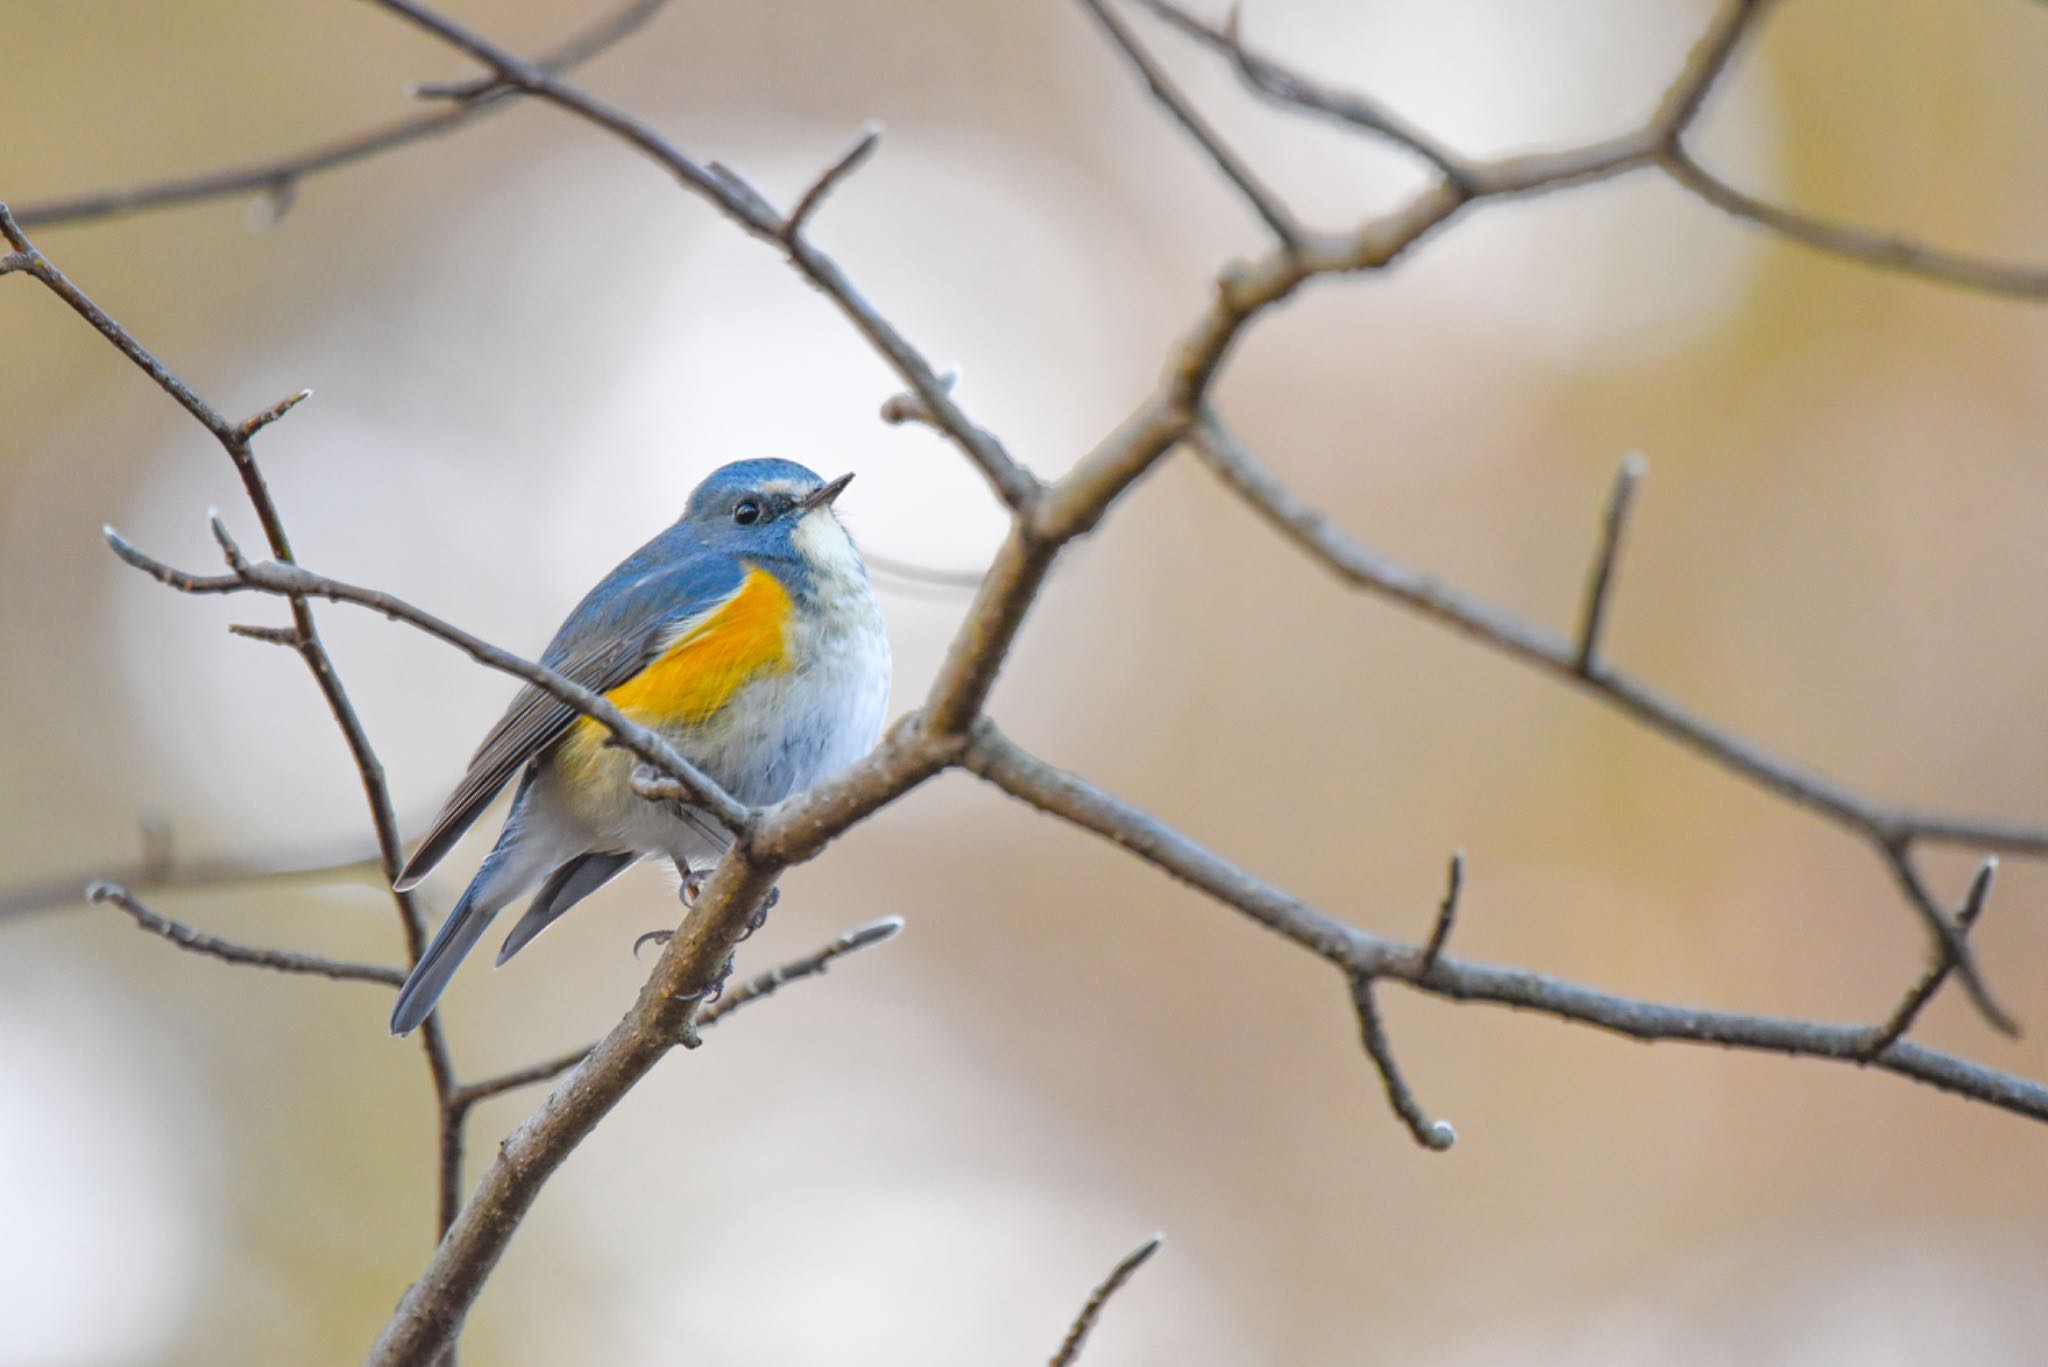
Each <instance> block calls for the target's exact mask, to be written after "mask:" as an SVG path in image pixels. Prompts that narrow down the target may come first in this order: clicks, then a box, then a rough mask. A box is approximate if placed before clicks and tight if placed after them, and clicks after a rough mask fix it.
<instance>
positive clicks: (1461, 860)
mask: <svg viewBox="0 0 2048 1367" xmlns="http://www.w3.org/2000/svg"><path fill="white" fill-rule="evenodd" d="M1464 890H1465V852H1464V851H1463V850H1459V851H1457V852H1456V853H1454V854H1453V855H1452V856H1451V871H1450V874H1449V875H1448V877H1447V878H1446V880H1445V884H1444V900H1443V901H1442V902H1440V903H1438V904H1437V909H1436V924H1435V925H1434V926H1432V927H1431V928H1430V932H1429V942H1428V943H1427V944H1425V945H1423V947H1422V971H1423V972H1424V973H1427V972H1429V970H1430V969H1431V968H1432V967H1434V966H1435V964H1436V960H1437V956H1438V955H1440V954H1442V953H1443V952H1444V946H1445V945H1446V944H1448V943H1450V939H1451V926H1452V924H1453V923H1454V922H1455V921H1456V920H1457V919H1458V897H1459V894H1461V893H1462V892H1464Z"/></svg>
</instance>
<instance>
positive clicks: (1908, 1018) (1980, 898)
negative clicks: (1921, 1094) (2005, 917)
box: [1864, 855, 1998, 1060]
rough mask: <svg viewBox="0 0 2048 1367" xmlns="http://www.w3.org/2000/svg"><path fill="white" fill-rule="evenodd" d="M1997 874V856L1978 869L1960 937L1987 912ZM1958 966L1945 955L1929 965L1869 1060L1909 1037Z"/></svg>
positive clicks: (1874, 1039)
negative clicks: (1989, 897) (1988, 900)
mask: <svg viewBox="0 0 2048 1367" xmlns="http://www.w3.org/2000/svg"><path fill="white" fill-rule="evenodd" d="M1997 872H1998V857H1997V856H1996V855H1993V856H1992V857H1991V858H1989V859H1986V860H1985V861H1984V862H1983V864H1982V865H1980V866H1979V867H1978V869H1977V876H1976V877H1975V878H1973V879H1971V880H1970V892H1969V895H1968V896H1967V897H1965V898H1964V899H1963V906H1962V910H1961V911H1959V912H1957V913H1956V931H1957V933H1958V934H1962V935H1967V934H1968V933H1969V931H1970V927H1972V926H1974V925H1976V924H1977V917H1978V916H1979V915H1981V914H1982V913H1983V911H1984V899H1985V898H1986V897H1988V896H1990V894H1991V879H1992V877H1993V876H1994V875H1995V874H1996V873H1997ZM1955 966H1956V961H1955V959H1954V957H1952V956H1951V955H1949V954H1946V953H1942V954H1938V955H1937V956H1936V957H1935V960H1934V962H1933V963H1932V964H1930V965H1928V968H1927V972H1926V973H1924V974H1923V975H1921V978H1920V981H1919V982H1917V983H1915V984H1913V986H1912V987H1911V988H1910V989H1908V990H1907V992H1906V995H1905V998H1904V999H1903V1000H1902V1001H1900V1002H1899V1005H1898V1009H1897V1010H1895V1011H1893V1012H1892V1014H1891V1016H1890V1018H1888V1019H1887V1020H1886V1021H1885V1023H1884V1024H1883V1025H1880V1026H1879V1027H1878V1028H1877V1030H1876V1031H1875V1032H1874V1033H1873V1035H1872V1036H1871V1040H1870V1047H1869V1048H1868V1049H1867V1050H1866V1051H1865V1053H1864V1058H1865V1059H1866V1060H1868V1059H1873V1058H1876V1057H1877V1056H1878V1055H1879V1054H1882V1053H1883V1052H1884V1051H1885V1050H1887V1049H1889V1048H1891V1047H1892V1046H1893V1045H1894V1044H1897V1043H1898V1042H1899V1041H1900V1040H1902V1039H1904V1038H1905V1037H1906V1032H1907V1031H1909V1030H1911V1029H1912V1028H1913V1022H1914V1021H1916V1020H1918V1019H1919V1017H1920V1012H1921V1011H1922V1010H1923V1009H1924V1008H1925V1007H1926V1005H1927V1003H1929V1002H1931V1001H1933V1000H1934V994H1935V993H1936V992H1939V991H1940V990H1941V985H1942V984H1943V983H1945V982H1947V981H1948V975H1949V973H1950V972H1951V971H1952V970H1953V969H1954V968H1955Z"/></svg>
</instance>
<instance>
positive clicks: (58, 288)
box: [0, 204, 462, 1229]
mask: <svg viewBox="0 0 2048 1367" xmlns="http://www.w3.org/2000/svg"><path fill="white" fill-rule="evenodd" d="M0 237H5V238H6V240H7V241H8V243H9V244H10V245H12V246H13V247H14V248H15V253H16V255H17V256H19V257H20V258H22V259H23V261H24V262H25V263H26V264H25V265H24V266H23V268H22V269H24V270H26V271H27V272H28V274H30V275H31V276H33V277H34V278H35V279H37V280H40V281H41V282H42V283H43V285H44V286H45V287H46V288H48V289H49V290H50V292H51V293H53V294H55V295H56V296H57V297H58V298H59V299H61V300H63V301H64V303H65V304H67V305H69V306H70V308H71V309H72V311H73V312H75V313H77V314H78V315H79V316H80V317H81V318H83V319H85V321H86V322H87V323H89V324H91V325H92V327H93V328H94V329H95V330H96V331H98V332H99V334H100V335H101V336H102V337H104V338H106V339H107V340H108V341H109V342H111V343H113V345H114V346H115V347H116V348H117V349H118V350H119V351H120V352H121V354H122V355H124V356H126V357H127V358H128V359H129V360H130V361H132V362H134V364H135V365H136V367H137V368H138V369H140V370H141V371H142V372H143V373H144V374H146V375H148V376H149V377H150V379H151V380H153V381H155V382H156V384H157V386H158V387H159V388H161V389H162V390H163V391H164V392H165V393H167V394H169V395H170V396H171V397H172V398H173V399H174V400H176V401H177V403H178V404H179V406H180V407H182V408H183V409H184V410H185V411H186V412H187V413H189V414H191V415H192V417H193V418H194V419H195V420H196V421H197V422H198V423H199V424H200V426H202V427H204V428H205V429H206V430H207V431H208V432H210V433H212V434H213V438H214V440H215V441H217V442H219V443H220V447H221V449H222V450H223V451H225V452H226V453H227V457H228V460H229V462H230V463H231V464H233V466H234V467H235V473H236V474H237V475H238V476H239V477H240V479H241V482H242V491H243V493H244V494H245V495H246V496H247V497H248V500H249V505H250V507H252V508H253V509H254V510H255V512H256V520H257V522H258V523H259V524H261V526H262V528H263V536H264V540H265V541H266V542H267V543H268V544H269V546H270V553H271V554H272V555H273V556H275V557H276V559H277V561H278V562H279V564H278V566H277V568H278V569H279V570H280V572H289V571H291V570H292V569H293V566H292V563H291V562H292V548H291V542H290V540H289V539H288V538H287V537H286V535H285V530H284V518H283V516H282V515H281V514H280V513H279V512H278V508H277V503H276V501H275V500H274V499H272V498H271V496H270V486H269V484H268V483H267V482H266V481H265V480H264V478H263V471H262V468H261V467H260V466H259V465H258V464H257V463H256V452H255V448H254V447H253V446H252V445H251V443H252V441H253V440H254V438H255V435H256V434H257V433H258V432H261V431H262V430H263V429H264V428H266V427H268V426H269V425H270V424H271V423H273V422H275V421H277V420H278V419H279V418H281V417H283V416H284V414H285V413H287V412H289V411H290V410H291V408H292V407H293V406H294V405H296V404H297V403H299V402H300V401H301V400H302V399H304V398H305V397H306V391H301V392H300V393H298V394H296V395H294V396H292V397H290V398H287V399H284V400H282V401H281V402H279V403H276V404H273V405H272V406H271V407H269V408H267V409H265V410H264V411H262V412H260V413H258V414H256V415H255V416H254V417H252V418H249V419H248V420H247V421H244V422H240V423H235V422H230V421H229V420H228V419H227V418H225V417H222V416H221V414H220V413H219V411H218V410H216V409H215V408H214V407H213V406H212V405H211V404H209V403H207V402H206V400H205V399H203V398H201V397H200V396H199V394H198V392H197V391H195V390H194V389H193V388H192V387H191V386H190V385H187V384H186V383H185V382H184V381H183V380H181V379H179V378H178V377H177V376H176V375H175V374H173V373H172V372H171V370H170V368H169V367H168V366H166V365H165V364H164V363H163V362H162V361H160V360H158V359H157V358H156V357H155V356H154V355H153V354H151V352H150V351H149V349H148V348H147V347H145V346H143V345H142V343H141V342H140V341H138V340H136V338H135V337H134V336H133V335H132V334H130V333H129V331H128V330H127V329H126V328H124V327H122V326H121V325H120V324H119V323H117V322H115V321H114V319H113V318H112V316H110V315H109V314H108V313H107V312H106V310H104V309H102V308H101V307H100V306H99V305H98V304H96V303H94V302H93V301H92V299H91V298H89V297H88V296H87V295H86V293H85V292H84V291H83V290H81V289H79V288H78V287H77V286H76V285H74V284H73V283H72V282H71V281H70V280H69V279H68V278H67V277H66V276H65V274H64V272H62V271H61V270H59V269H57V267H56V265H55V264H54V263H53V262H51V261H50V259H49V258H48V257H46V256H44V255H43V253H42V252H41V251H39V250H38V249H37V248H36V246H35V244H33V243H32V242H30V241H29V240H28V237H27V236H26V234H24V233H23V232H22V230H21V226H20V225H19V224H18V223H16V222H15V220H14V217H13V215H11V214H10V213H9V212H8V209H7V206H6V205H5V204H0ZM214 527H215V530H216V534H217V535H219V536H220V537H221V538H222V543H223V547H224V549H226V550H227V551H228V552H229V557H230V559H231V560H239V558H240V553H239V552H238V551H235V550H234V549H233V546H232V543H230V542H228V541H226V539H225V536H226V534H225V530H224V529H223V528H222V527H221V525H220V520H219V519H218V518H217V517H216V518H215V519H214ZM286 596H287V598H288V599H289V601H290V605H291V618H292V628H291V629H292V636H293V645H294V648H295V649H296V650H297V651H298V654H299V658H300V659H302V660H303V661H304V662H305V665H306V669H307V670H308V672H310V673H311V674H312V676H313V681H314V684H315V686H317V687H318V688H319V690H320V696H321V697H322V698H323V699H324V700H325V701H326V703H327V709H328V711H329V712H330V713H332V714H333V717H334V723H335V725H336V726H337V727H338V728H340V730H341V735H342V740H343V742H344V743H345V744H346V745H347V747H348V752H349V756H350V758H351V759H352V760H353V761H354V762H355V768H356V774H357V777H358V778H359V780H360V781H361V784H362V789H363V799H364V801H365V803H366V804H367V805H368V806H369V809H370V824H371V826H372V827H373V828H374V830H375V832H376V836H377V858H378V865H379V868H380V870H381V872H382V873H383V875H384V882H385V884H386V886H387V887H388V886H390V885H391V884H392V883H393V882H394V881H395V880H396V879H397V877H398V869H399V866H400V864H401V863H403V862H404V861H403V848H402V847H401V845H400V843H399V839H398V818H397V815H396V814H395V812H394V811H393V809H392V806H391V791H390V788H389V787H388V786H387V785H386V783H385V781H384V765H383V762H382V761H381V760H379V759H378V758H377V752H376V750H375V749H374V748H373V747H372V746H371V744H370V737H369V733H368V732H367V731H366V730H365V729H364V728H363V723H362V719H361V718H360V717H359V716H357V714H356V709H355V704H354V703H353V702H352V701H351V700H350V698H349V695H348V690H347V689H346V688H344V687H343V686H342V682H341V675H340V674H339V673H337V672H336V670H335V668H334V660H333V658H332V657H331V656H330V655H328V653H327V646H326V644H325V643H324V642H323V641H322V640H321V638H320V628H319V626H318V625H317V624H316V623H315V622H314V620H313V609H312V605H311V604H310V603H308V602H307V601H306V598H305V596H304V595H303V594H298V593H289V594H287V595H286ZM391 899H392V905H393V906H394V907H395V908H396V910H397V912H398V923H399V928H400V930H401V932H402V933H403V935H404V937H405V947H406V954H407V961H408V962H411V963H417V962H418V961H419V957H420V953H421V951H422V950H423V949H424V947H425V945H426V938H427V932H426V920H425V918H424V917H423V916H422V915H421V914H420V909H419V904H418V902H417V901H415V900H414V898H413V895H412V894H411V893H410V892H405V891H400V890H398V889H397V888H392V890H391ZM419 1033H420V1049H421V1051H422V1052H423V1053H424V1054H425V1056H426V1061H427V1072H428V1076H429V1077H430V1079H431V1080H432V1082H433V1087H434V1098H435V1102H436V1104H437V1105H438V1106H439V1108H440V1111H441V1125H440V1141H441V1166H440V1177H441V1180H440V1227H441V1228H442V1229H446V1228H447V1226H448V1223H449V1222H450V1221H451V1220H453V1219H454V1216H455V1207H456V1203H457V1202H458V1200H459V1199H460V1196H461V1177H462V1173H461V1169H462V1136H461V1131H460V1129H459V1127H456V1126H454V1125H451V1124H450V1123H449V1120H448V1114H447V1101H448V1096H449V1094H450V1093H451V1092H453V1091H454V1090H455V1086H456V1078H455V1065H454V1062H453V1061H452V1060H451V1059H450V1057H449V1054H448V1042H447V1038H446V1036H445V1035H444V1034H443V1033H442V1031H441V1028H440V1025H439V1023H438V1022H435V1021H428V1022H427V1025H426V1028H424V1029H422V1030H421V1031H420V1032H419Z"/></svg>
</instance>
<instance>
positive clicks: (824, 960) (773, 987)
mask: <svg viewBox="0 0 2048 1367" xmlns="http://www.w3.org/2000/svg"><path fill="white" fill-rule="evenodd" d="M902 929H903V918H902V917H900V916H885V917H883V918H882V919H881V920H879V921H870V922H869V923H868V924H866V925H864V926H857V927H855V928H854V929H852V930H849V931H847V932H846V934H844V935H841V936H840V937H839V938H838V939H836V940H833V941H832V942H831V943H829V944H827V945H825V946H824V947H822V948H820V949H815V950H813V951H811V952H810V953H809V954H806V955H804V956H803V957H802V958H801V959H792V960H791V961H790V962H788V963H786V964H780V965H777V966H776V967H774V968H771V969H769V970H768V971H767V972H766V973H761V974H758V975H756V976H755V977H752V978H749V979H748V980H747V981H746V982H744V983H742V984H740V986H738V987H736V988H734V989H733V990H732V991H730V992H728V993H726V994H725V995H724V996H723V997H721V998H719V999H718V1000H717V1001H714V1002H711V1003H709V1004H708V1005H706V1006H705V1007H704V1009H703V1010H702V1011H699V1012H698V1013H697V1020H696V1028H697V1029H699V1030H707V1029H709V1028H710V1027H712V1026H714V1025H716V1024H718V1022H720V1021H722V1020H724V1019H725V1018H726V1017H727V1016H730V1015H731V1014H732V1013H733V1012H735V1011H737V1010H739V1009H740V1008H741V1007H743V1006H746V1005H748V1004H749V1003H752V1002H757V1001H760V1000H762V999H763V998H765V997H770V996H773V995H774V994H775V992H776V991H777V990H778V989H780V988H781V987H782V986H783V985H784V984H786V983H793V982H795V981H797V980H798V979H800V978H811V977H817V976H819V975H822V974H823V973H824V972H825V970H826V968H828V967H829V966H830V965H831V963H832V961H833V960H834V959H839V958H843V957H845V956H846V955H848V954H857V953H859V952H860V951H861V950H863V949H869V948H872V947H873V946H875V945H878V944H881V943H883V942H884V941H886V940H891V939H894V938H895V937H896V934H897V932H899V931H901V930H902ZM596 1047H597V1046H596V1045H593V1044H586V1045H585V1046H583V1047H582V1048H581V1049H572V1050H570V1051H569V1052H568V1053H566V1054H562V1055H559V1056H557V1057H555V1058H551V1059H545V1060H543V1061H541V1062H539V1063H533V1064H528V1065H527V1066H526V1067H524V1068H514V1069H512V1070H510V1071H509V1072H504V1073H499V1074H498V1075H497V1076H495V1077H487V1078H484V1079H482V1080H481V1081H478V1082H471V1083H466V1084H465V1085H463V1086H462V1087H459V1088H457V1089H456V1092H455V1095H454V1096H453V1097H452V1098H450V1102H451V1104H453V1105H455V1106H458V1107H461V1108H462V1109H463V1110H465V1111H466V1110H468V1109H469V1108H470V1107H471V1106H474V1105H476V1103H477V1102H479V1101H484V1100H487V1099H489V1098H491V1097H494V1096H502V1095H503V1094H504V1093H506V1092H511V1091H516V1090H518V1089H519V1088H521V1087H531V1086H533V1085H534V1084H535V1083H540V1082H546V1081H548V1080H550V1079H552V1078H557V1077H560V1076H561V1075H562V1074H563V1073H566V1072H568V1071H569V1070H570V1069H571V1068H574V1067H575V1066H576V1065H577V1064H579V1063H581V1062H583V1060H584V1059H586V1058H588V1057H589V1056H590V1051H591V1050H592V1049H594V1048H596Z"/></svg>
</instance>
